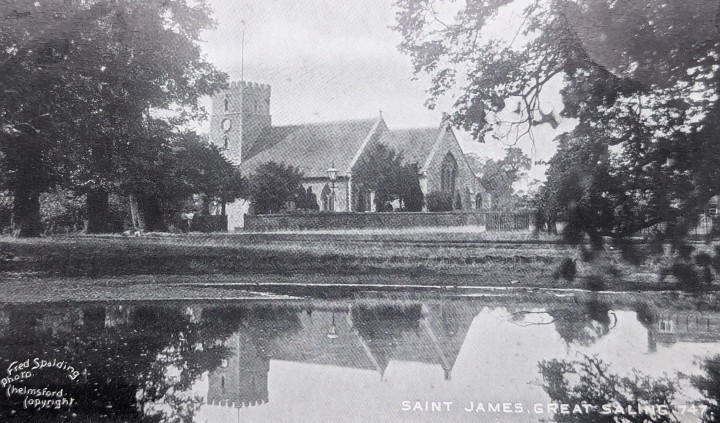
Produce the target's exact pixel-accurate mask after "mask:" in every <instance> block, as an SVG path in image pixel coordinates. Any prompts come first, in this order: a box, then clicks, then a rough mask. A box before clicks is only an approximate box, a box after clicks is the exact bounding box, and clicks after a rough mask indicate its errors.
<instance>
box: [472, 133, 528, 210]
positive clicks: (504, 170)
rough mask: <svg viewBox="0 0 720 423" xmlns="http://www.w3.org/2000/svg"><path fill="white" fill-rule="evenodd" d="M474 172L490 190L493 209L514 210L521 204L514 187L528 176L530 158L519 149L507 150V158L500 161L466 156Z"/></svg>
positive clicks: (473, 154)
mask: <svg viewBox="0 0 720 423" xmlns="http://www.w3.org/2000/svg"><path fill="white" fill-rule="evenodd" d="M466 157H467V158H468V163H469V164H470V166H471V168H472V170H473V172H474V173H475V174H476V175H478V176H479V177H480V182H481V183H482V184H483V186H484V187H485V188H487V189H488V190H490V192H491V193H492V197H493V207H495V208H501V209H507V208H509V209H513V208H515V206H516V205H517V203H518V202H519V198H517V196H516V195H515V194H516V193H515V189H514V188H513V185H514V184H515V183H516V182H518V181H520V180H521V179H522V178H524V177H525V176H526V175H527V171H528V170H530V165H531V161H530V157H528V155H527V154H525V153H523V151H522V150H521V149H520V148H518V147H508V148H506V149H505V157H503V158H502V159H499V160H495V159H485V160H484V159H483V158H481V157H480V156H478V155H477V154H475V153H468V154H466Z"/></svg>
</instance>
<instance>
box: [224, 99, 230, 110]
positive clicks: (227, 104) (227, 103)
mask: <svg viewBox="0 0 720 423" xmlns="http://www.w3.org/2000/svg"><path fill="white" fill-rule="evenodd" d="M229 107H230V102H229V101H228V99H227V97H225V111H226V112H227V111H228V108H229Z"/></svg>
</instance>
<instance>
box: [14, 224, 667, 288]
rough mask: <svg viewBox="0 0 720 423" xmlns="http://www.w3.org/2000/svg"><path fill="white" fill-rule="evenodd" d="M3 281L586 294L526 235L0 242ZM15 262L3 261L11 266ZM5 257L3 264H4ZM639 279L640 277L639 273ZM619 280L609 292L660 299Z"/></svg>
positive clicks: (557, 253) (566, 250) (553, 244)
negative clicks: (183, 280)
mask: <svg viewBox="0 0 720 423" xmlns="http://www.w3.org/2000/svg"><path fill="white" fill-rule="evenodd" d="M0 252H3V253H4V255H5V257H6V259H4V260H3V259H1V258H0V278H3V277H5V278H8V277H12V278H17V277H21V276H33V277H35V278H68V277H71V278H74V277H86V278H89V279H90V280H92V278H101V277H118V276H139V275H158V276H173V275H176V276H177V275H182V276H200V275H204V276H207V275H215V276H218V277H220V276H222V277H223V279H225V280H227V278H232V277H237V278H240V277H242V278H243V280H244V281H251V282H252V281H261V282H273V281H275V280H281V279H288V278H290V279H292V280H294V281H296V282H298V281H299V282H300V283H302V281H306V282H308V283H311V282H314V281H318V280H319V281H322V282H320V283H326V282H327V283H330V282H332V281H338V282H343V283H345V282H348V281H349V282H350V283H358V284H363V283H365V284H383V283H386V284H416V285H443V286H527V287H567V288H577V287H581V288H582V287H584V283H585V282H584V281H583V278H578V279H576V280H575V281H568V280H565V279H562V278H557V277H554V276H553V273H554V272H555V270H556V269H557V268H558V266H559V265H560V263H561V262H562V261H563V260H564V259H567V258H570V257H573V256H574V254H575V252H574V250H573V249H572V248H570V247H567V246H565V245H563V244H560V243H558V242H557V241H556V240H555V239H534V238H531V237H529V236H528V235H527V234H515V236H514V237H513V236H512V234H507V233H505V234H503V237H493V236H492V234H488V233H485V234H482V233H480V234H478V233H445V234H441V233H396V234H387V233H386V234H381V233H359V232H358V233H353V232H347V233H331V234H328V233H285V234H277V233H276V234H233V235H223V234H219V235H183V236H143V237H138V238H134V237H117V236H113V237H110V236H108V237H101V236H97V237H92V236H66V237H48V238H39V239H13V238H0ZM11 256H14V259H11V260H8V259H7V257H11ZM0 257H2V255H0ZM641 270H642V269H641ZM645 273H646V277H645V278H636V277H625V276H628V275H627V274H626V275H623V276H619V275H615V276H613V277H610V278H608V279H607V281H606V286H605V287H604V288H605V289H620V290H628V289H643V290H665V289H674V288H676V286H675V284H673V283H662V284H660V283H658V282H657V278H656V277H654V276H653V275H652V273H651V272H645Z"/></svg>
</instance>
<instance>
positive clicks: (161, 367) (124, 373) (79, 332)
mask: <svg viewBox="0 0 720 423" xmlns="http://www.w3.org/2000/svg"><path fill="white" fill-rule="evenodd" d="M130 309H131V311H130V312H129V314H128V318H127V319H124V320H122V321H120V322H119V323H118V324H115V325H112V326H110V327H107V326H106V325H105V321H104V319H105V313H104V312H103V313H98V310H97V308H94V309H91V308H86V309H80V308H74V309H68V310H70V312H69V313H67V314H68V315H71V316H75V315H77V316H81V317H78V318H74V320H73V319H70V320H71V321H67V322H64V324H63V330H56V328H52V327H50V328H48V325H47V324H45V323H44V322H45V321H47V320H48V319H47V318H46V316H47V315H48V314H53V313H55V312H52V311H49V310H37V309H35V310H32V309H26V308H25V309H20V308H15V309H13V310H11V312H10V322H11V324H10V328H9V332H8V333H7V334H6V336H4V337H3V338H2V339H1V340H0V345H3V346H7V348H9V351H5V352H3V353H2V356H3V358H2V359H0V366H5V367H3V368H7V365H8V364H9V363H10V362H11V361H15V360H26V359H28V358H29V359H30V360H31V361H32V359H33V358H35V357H39V358H41V359H43V358H44V359H50V360H52V359H57V360H63V361H66V362H67V363H69V364H70V365H72V366H74V367H75V368H76V369H78V370H79V371H80V372H81V373H80V375H79V377H78V378H77V379H76V380H75V381H70V380H69V379H68V378H67V377H65V376H66V375H65V373H63V372H61V371H59V370H58V371H55V370H52V369H51V370H44V371H38V372H35V373H34V375H33V377H32V378H31V379H28V381H27V383H25V385H26V386H28V387H38V386H39V387H40V388H44V387H48V388H49V389H53V390H59V389H63V390H64V392H66V396H67V397H70V396H71V397H73V398H75V401H76V403H77V407H74V409H73V412H74V413H76V414H77V415H78V416H79V417H78V418H79V419H80V421H82V419H88V420H90V421H95V420H97V419H107V420H108V421H114V420H118V421H143V422H145V421H158V419H160V417H158V416H154V417H148V416H145V415H144V413H143V411H144V410H145V405H146V404H150V403H153V402H155V401H159V400H164V401H165V403H166V404H167V405H168V406H169V407H170V408H171V411H169V412H168V414H167V415H166V416H165V420H166V421H178V420H185V421H189V420H190V419H191V418H192V414H193V412H194V409H195V407H194V406H193V404H191V402H192V401H191V400H192V399H191V398H185V399H182V398H178V397H176V394H178V393H181V392H183V391H186V390H188V389H189V388H190V387H191V386H192V384H193V382H194V381H195V380H197V379H198V378H199V377H200V376H201V375H202V373H203V372H205V371H210V370H213V369H214V368H216V367H217V366H219V365H220V361H221V359H222V358H225V357H226V356H227V354H228V351H227V349H226V348H225V347H224V346H222V345H221V343H220V342H218V341H221V340H222V339H224V338H227V337H229V336H230V335H231V334H232V333H233V332H234V330H235V329H236V328H237V325H238V320H237V318H236V317H235V316H237V315H242V313H232V312H227V313H224V315H223V314H222V313H221V315H220V316H213V319H212V320H208V319H206V318H203V319H200V320H198V321H196V322H193V321H191V319H190V318H189V317H188V316H187V315H186V314H185V313H184V312H183V309H182V308H180V307H174V306H152V307H150V306H135V307H131V308H130ZM85 310H86V311H87V313H83V311H85ZM170 369H175V370H176V371H175V372H174V373H176V374H173V372H170V371H169V370H170ZM17 385H18V386H21V385H20V384H17ZM22 399H23V398H22V397H18V396H13V397H11V398H6V397H5V396H3V399H2V400H0V401H2V402H0V416H2V420H3V421H6V420H9V419H10V418H11V417H12V419H13V420H18V421H23V420H27V421H42V419H43V418H44V415H45V414H47V416H49V417H52V416H54V418H53V419H54V420H62V419H63V418H66V417H67V418H69V417H70V415H71V413H67V412H65V411H66V410H58V411H48V412H45V413H43V412H38V411H35V410H23V407H22V404H21V402H22ZM161 402H162V401H161ZM53 419H50V420H53Z"/></svg>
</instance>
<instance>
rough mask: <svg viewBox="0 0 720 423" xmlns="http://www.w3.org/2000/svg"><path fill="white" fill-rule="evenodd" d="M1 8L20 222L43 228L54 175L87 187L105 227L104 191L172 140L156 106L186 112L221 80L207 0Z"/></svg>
mask: <svg viewBox="0 0 720 423" xmlns="http://www.w3.org/2000/svg"><path fill="white" fill-rule="evenodd" d="M0 15H2V16H3V17H4V18H5V19H4V25H3V27H2V28H0V47H2V49H0V88H2V89H3V92H4V93H8V95H7V96H4V97H3V99H2V107H0V110H2V112H0V127H1V128H2V140H1V141H2V143H0V149H1V150H2V151H3V152H4V153H5V156H4V160H3V161H4V163H3V164H4V165H5V166H4V168H5V169H6V171H7V173H8V174H9V177H8V183H7V187H8V188H9V189H10V190H11V191H12V192H13V194H14V198H15V206H14V211H15V213H14V220H15V221H16V222H17V223H16V226H18V230H19V233H20V235H36V234H37V233H38V232H39V224H38V222H39V221H38V220H37V216H36V215H37V213H36V211H37V210H38V209H39V203H38V200H37V199H38V197H39V193H41V192H43V191H46V190H47V189H49V188H50V187H51V186H52V185H53V184H56V183H59V182H62V183H63V184H66V185H67V186H68V187H70V188H72V189H75V190H77V191H79V192H81V193H83V194H86V195H87V196H86V198H87V201H88V207H87V208H88V214H89V216H88V217H89V228H88V230H89V231H91V232H102V231H104V230H105V229H106V228H105V225H106V216H107V193H108V192H109V191H113V190H117V189H118V187H119V186H120V185H123V183H124V182H125V181H126V180H127V179H128V178H129V177H133V176H135V175H138V172H140V173H142V172H144V173H152V172H153V171H152V167H153V166H154V164H155V161H157V160H158V157H151V156H149V155H148V154H149V152H156V153H158V154H159V153H160V152H162V151H164V149H165V148H167V143H168V140H167V135H168V133H169V132H171V131H165V134H161V133H160V132H159V131H158V130H157V127H158V125H157V124H155V123H154V121H157V120H160V118H159V117H157V116H158V115H157V113H155V112H156V111H157V110H172V111H173V112H175V113H173V114H172V118H164V119H162V120H165V121H168V123H169V124H170V126H171V127H174V126H176V125H178V124H181V123H183V122H185V121H186V120H187V119H188V118H190V117H192V116H193V115H196V114H197V113H199V112H200V109H199V108H198V105H197V100H198V98H199V97H200V96H201V95H204V94H210V93H211V92H212V91H213V90H214V89H216V88H219V87H221V86H222V84H223V82H224V80H225V76H224V75H222V74H220V73H219V72H217V71H216V70H215V69H214V68H213V67H212V66H211V65H210V64H208V63H207V62H206V61H205V59H204V57H203V56H202V54H201V51H200V40H199V37H200V32H201V31H202V30H203V29H206V28H209V27H210V26H211V25H212V20H211V19H210V15H209V9H208V7H207V4H206V2H205V1H192V2H190V1H187V0H170V1H165V2H145V1H139V0H117V1H111V0H94V1H81V0H69V1H65V0H63V1H60V0H48V1H42V2H36V3H34V4H33V3H32V2H23V1H10V2H4V3H3V4H2V5H0ZM5 23H7V24H8V25H5ZM151 143H156V145H155V146H151V145H149V144H151ZM138 157H140V159H138ZM130 172H133V173H130ZM125 185H127V184H125ZM134 186H135V187H137V186H138V185H137V184H135V185H134ZM130 194H131V195H135V196H136V197H140V198H142V199H144V200H146V201H147V202H150V203H152V202H154V199H153V197H152V195H149V194H148V193H147V192H131V193H130ZM153 208H154V207H153V205H152V204H149V205H147V207H142V208H141V209H145V210H150V209H153Z"/></svg>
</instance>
